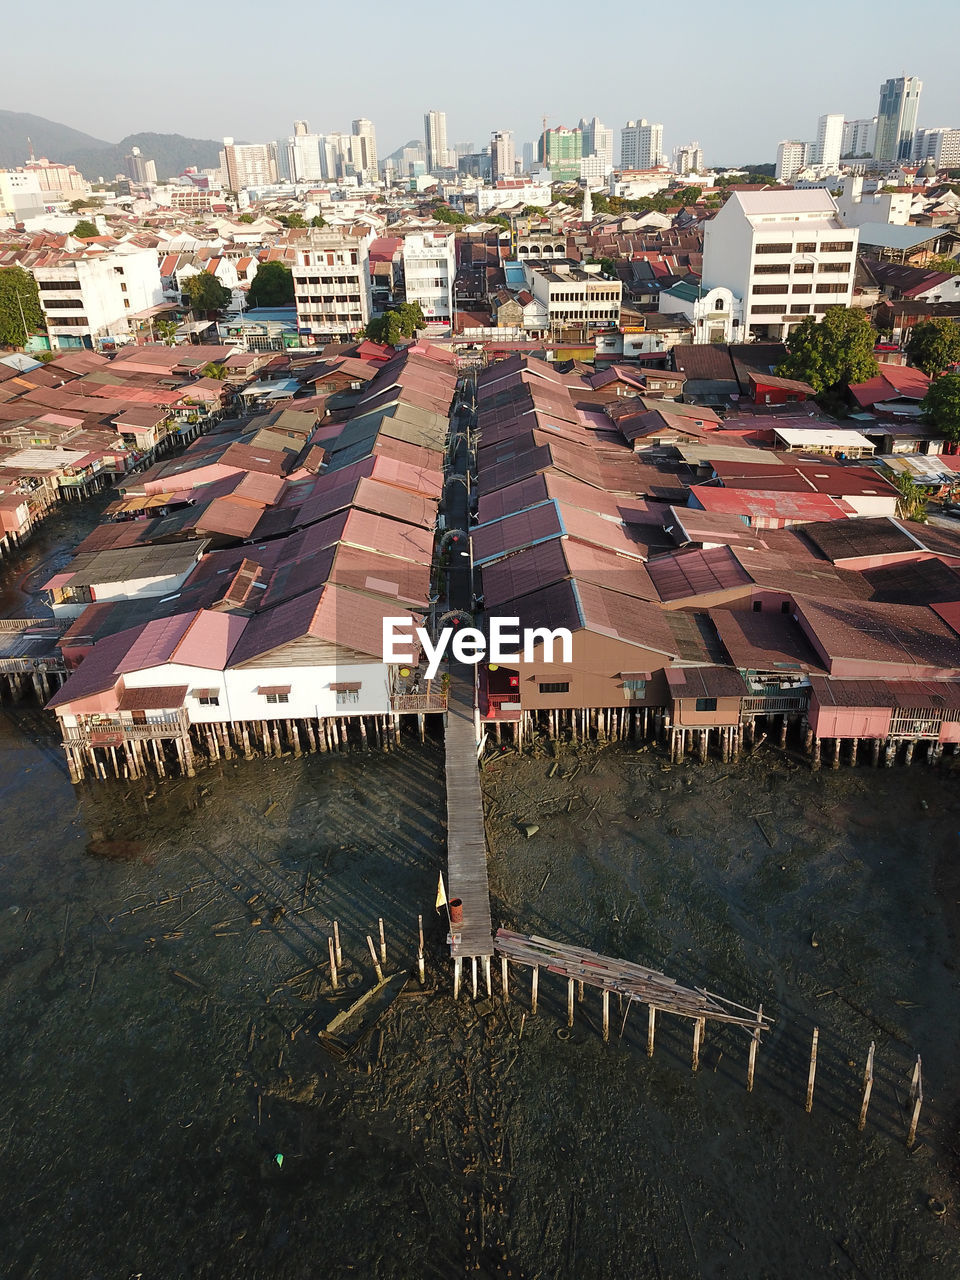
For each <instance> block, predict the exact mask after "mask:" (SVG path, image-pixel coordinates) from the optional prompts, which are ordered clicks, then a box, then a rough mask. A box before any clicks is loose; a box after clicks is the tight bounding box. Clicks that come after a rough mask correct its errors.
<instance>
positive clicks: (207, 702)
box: [197, 690, 220, 707]
mask: <svg viewBox="0 0 960 1280" xmlns="http://www.w3.org/2000/svg"><path fill="white" fill-rule="evenodd" d="M197 701H198V702H199V703H200V705H201V707H219V705H220V695H219V694H217V693H213V692H211V691H209V690H208V691H207V692H206V693H201V694H200V695H199V697H198V698H197Z"/></svg>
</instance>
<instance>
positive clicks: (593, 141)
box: [577, 116, 613, 173]
mask: <svg viewBox="0 0 960 1280" xmlns="http://www.w3.org/2000/svg"><path fill="white" fill-rule="evenodd" d="M577 127H578V128H579V130H580V132H581V134H582V135H583V142H582V147H583V154H584V155H585V156H597V158H598V159H599V160H600V161H601V162H602V168H603V171H604V172H605V173H609V172H610V170H611V169H612V168H613V130H612V129H608V128H607V126H606V125H605V124H604V123H603V121H602V120H601V119H600V118H599V117H598V116H594V117H593V119H592V120H583V119H581V121H580V123H579V125H578V126H577Z"/></svg>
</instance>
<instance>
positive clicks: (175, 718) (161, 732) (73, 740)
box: [63, 710, 190, 747]
mask: <svg viewBox="0 0 960 1280" xmlns="http://www.w3.org/2000/svg"><path fill="white" fill-rule="evenodd" d="M189 728H190V719H189V716H188V715H187V712H186V711H185V710H180V711H177V712H175V713H172V714H170V715H164V716H152V717H151V718H150V719H149V720H146V721H134V720H122V719H121V718H120V717H119V716H90V717H89V718H86V719H84V721H83V723H82V724H78V725H65V726H64V729H63V733H64V742H65V743H66V744H67V745H68V746H82V747H108V746H118V745H120V744H121V743H123V742H143V741H149V740H150V739H153V738H183V737H185V736H186V734H187V732H188V730H189Z"/></svg>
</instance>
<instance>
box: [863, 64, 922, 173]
mask: <svg viewBox="0 0 960 1280" xmlns="http://www.w3.org/2000/svg"><path fill="white" fill-rule="evenodd" d="M922 88H923V84H922V82H921V81H920V79H919V77H918V76H900V77H898V78H897V79H895V80H885V81H884V82H883V84H882V85H881V86H880V105H879V107H878V108H877V141H876V145H875V146H874V148H873V155H874V158H875V159H876V160H879V161H880V163H881V164H895V163H896V162H897V161H898V160H909V159H910V153H911V152H912V150H913V135H914V133H915V132H916V128H917V108H918V106H919V105H920V90H921V89H922Z"/></svg>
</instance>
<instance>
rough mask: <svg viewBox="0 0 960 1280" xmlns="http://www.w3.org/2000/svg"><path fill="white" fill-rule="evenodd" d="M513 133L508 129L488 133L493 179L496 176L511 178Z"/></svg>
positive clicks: (495, 178)
mask: <svg viewBox="0 0 960 1280" xmlns="http://www.w3.org/2000/svg"><path fill="white" fill-rule="evenodd" d="M514 159H515V155H514V150H513V133H512V132H511V130H509V129H499V130H497V132H496V133H492V134H491V135H490V171H491V175H492V177H493V181H494V182H496V181H497V179H498V178H512V177H513V166H514Z"/></svg>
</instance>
